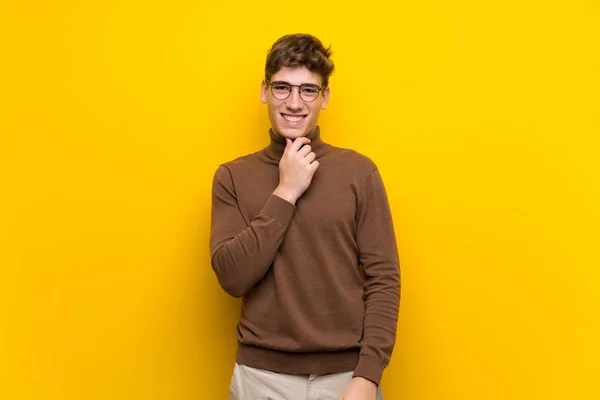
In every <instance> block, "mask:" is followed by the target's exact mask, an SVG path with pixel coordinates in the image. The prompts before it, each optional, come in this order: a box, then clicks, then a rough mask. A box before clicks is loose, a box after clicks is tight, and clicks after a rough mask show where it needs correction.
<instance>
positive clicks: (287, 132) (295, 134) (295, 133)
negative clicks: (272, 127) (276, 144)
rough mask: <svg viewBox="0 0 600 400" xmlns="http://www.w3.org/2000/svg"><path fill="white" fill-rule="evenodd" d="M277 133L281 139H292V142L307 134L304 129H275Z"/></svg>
mask: <svg viewBox="0 0 600 400" xmlns="http://www.w3.org/2000/svg"><path fill="white" fill-rule="evenodd" d="M277 133H278V134H279V136H281V137H284V138H288V139H292V140H294V139H296V138H299V137H303V136H306V135H307V134H308V132H307V130H306V129H286V128H283V129H277Z"/></svg>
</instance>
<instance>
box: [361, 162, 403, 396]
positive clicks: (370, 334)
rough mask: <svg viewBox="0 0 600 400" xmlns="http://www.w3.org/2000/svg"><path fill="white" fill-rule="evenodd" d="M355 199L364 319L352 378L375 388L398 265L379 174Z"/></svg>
mask: <svg viewBox="0 0 600 400" xmlns="http://www.w3.org/2000/svg"><path fill="white" fill-rule="evenodd" d="M364 189H365V190H364V191H363V193H362V195H361V196H360V197H359V204H358V213H357V235H356V240H357V244H358V251H359V258H360V262H361V264H362V265H363V269H364V289H365V317H364V324H363V337H362V341H361V350H360V357H359V361H358V364H357V366H356V369H355V371H354V376H360V377H363V378H367V379H369V380H371V381H373V382H375V383H376V384H379V382H380V380H381V375H382V374H383V370H384V368H385V367H386V366H387V365H388V364H389V361H390V357H391V355H392V350H393V348H394V342H395V339H396V324H397V321H398V312H399V305H400V265H399V260H398V249H397V246H396V238H395V236H394V227H393V223H392V216H391V211H390V207H389V203H388V199H387V195H386V192H385V187H384V185H383V181H382V179H381V176H380V174H379V171H378V170H377V169H375V170H374V171H372V172H371V173H370V174H369V176H368V178H367V181H366V186H365V188H364Z"/></svg>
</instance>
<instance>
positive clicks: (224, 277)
mask: <svg viewBox="0 0 600 400" xmlns="http://www.w3.org/2000/svg"><path fill="white" fill-rule="evenodd" d="M293 212H294V206H293V205H292V204H290V203H289V202H287V201H285V200H283V199H281V198H280V197H278V196H276V195H271V196H270V197H269V199H268V200H267V202H266V203H265V205H264V207H263V209H262V210H261V212H260V213H259V214H258V215H257V216H256V217H255V218H254V219H253V220H252V221H251V222H250V224H249V225H248V226H246V227H245V228H243V229H242V230H241V231H240V232H238V233H237V234H235V235H234V236H232V237H227V236H225V235H223V234H222V233H221V232H219V229H218V228H216V227H218V226H221V225H225V226H231V224H227V223H226V222H224V221H218V222H215V223H214V224H213V226H214V227H215V228H214V229H213V232H212V234H211V253H212V266H213V269H214V271H215V273H216V275H217V278H218V279H219V283H220V284H221V286H222V287H223V289H225V291H226V292H227V293H229V294H231V295H232V296H235V297H240V296H243V295H244V294H246V292H247V291H248V290H250V289H251V288H252V287H253V286H254V285H255V284H256V283H257V282H258V281H260V280H261V279H262V277H263V276H264V275H265V274H266V272H267V271H268V270H269V268H270V267H271V264H272V263H273V259H274V258H275V255H276V254H277V250H278V249H279V246H280V245H281V242H282V241H283V238H284V237H285V233H286V231H287V228H288V226H289V223H290V220H291V217H292V214H293ZM219 217H224V216H219V215H215V218H219Z"/></svg>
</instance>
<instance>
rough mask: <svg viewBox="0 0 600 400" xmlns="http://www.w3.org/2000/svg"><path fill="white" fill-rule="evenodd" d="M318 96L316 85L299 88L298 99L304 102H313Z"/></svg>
mask: <svg viewBox="0 0 600 400" xmlns="http://www.w3.org/2000/svg"><path fill="white" fill-rule="evenodd" d="M318 95H319V87H318V86H317V85H302V86H300V97H301V98H302V100H304V101H313V100H314V99H316V98H317V96H318Z"/></svg>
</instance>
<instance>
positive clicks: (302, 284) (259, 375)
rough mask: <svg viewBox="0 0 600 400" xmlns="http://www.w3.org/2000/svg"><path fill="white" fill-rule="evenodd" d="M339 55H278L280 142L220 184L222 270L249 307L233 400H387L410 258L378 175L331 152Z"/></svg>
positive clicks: (216, 203)
mask: <svg viewBox="0 0 600 400" xmlns="http://www.w3.org/2000/svg"><path fill="white" fill-rule="evenodd" d="M330 55H331V52H330V49H325V48H324V47H323V45H322V44H321V42H320V41H319V40H318V39H317V38H315V37H313V36H311V35H287V36H284V37H282V38H280V39H279V40H277V41H276V42H275V44H273V47H272V48H271V50H270V51H269V54H268V56H267V63H266V69H265V80H264V81H263V82H262V88H261V95H262V101H263V103H266V104H267V109H268V113H269V119H270V121H271V125H272V128H271V129H270V131H269V135H270V137H271V142H270V144H269V145H268V147H266V148H265V149H263V150H261V151H258V152H256V153H253V154H250V155H247V156H244V157H241V158H238V159H236V160H233V161H230V162H228V163H225V164H223V165H221V166H219V168H218V169H217V171H216V173H215V177H214V182H213V199H212V201H213V208H212V227H211V228H212V229H211V240H210V248H211V256H212V266H213V269H214V271H215V273H216V275H217V277H218V279H219V282H220V284H221V286H222V287H223V288H224V289H225V291H227V292H228V293H229V294H231V295H232V296H235V297H242V298H243V302H242V312H241V317H240V321H239V324H238V327H237V339H238V342H239V345H238V351H237V357H236V364H235V368H234V373H233V377H232V380H231V387H230V395H229V396H230V397H229V399H230V400H256V399H271V400H297V399H298V400H300V399H303V400H304V399H315V400H317V399H318V400H321V399H323V400H324V399H333V400H337V399H343V400H376V399H378V400H379V399H383V396H382V394H381V390H380V388H379V382H380V379H381V375H382V372H383V370H384V368H385V367H386V366H387V365H388V363H389V360H390V356H391V354H392V349H393V347H394V341H395V336H396V322H397V318H398V307H399V301H400V271H399V262H398V252H397V248H396V240H395V237H394V229H393V225H392V218H391V214H390V208H389V205H388V200H387V197H386V193H385V189H384V185H383V182H382V180H381V177H380V175H379V172H378V170H377V167H376V165H375V164H374V163H373V162H372V161H371V160H370V159H368V158H367V157H365V156H363V155H361V154H359V153H357V152H355V151H352V150H347V149H342V148H338V147H334V146H331V145H329V144H326V143H325V142H323V140H322V139H321V135H320V129H319V126H318V125H317V121H318V118H319V112H320V110H321V109H325V107H326V106H327V102H328V101H329V95H330V90H329V86H328V80H329V76H330V74H331V73H332V72H333V70H334V65H333V62H332V61H331V59H330Z"/></svg>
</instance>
